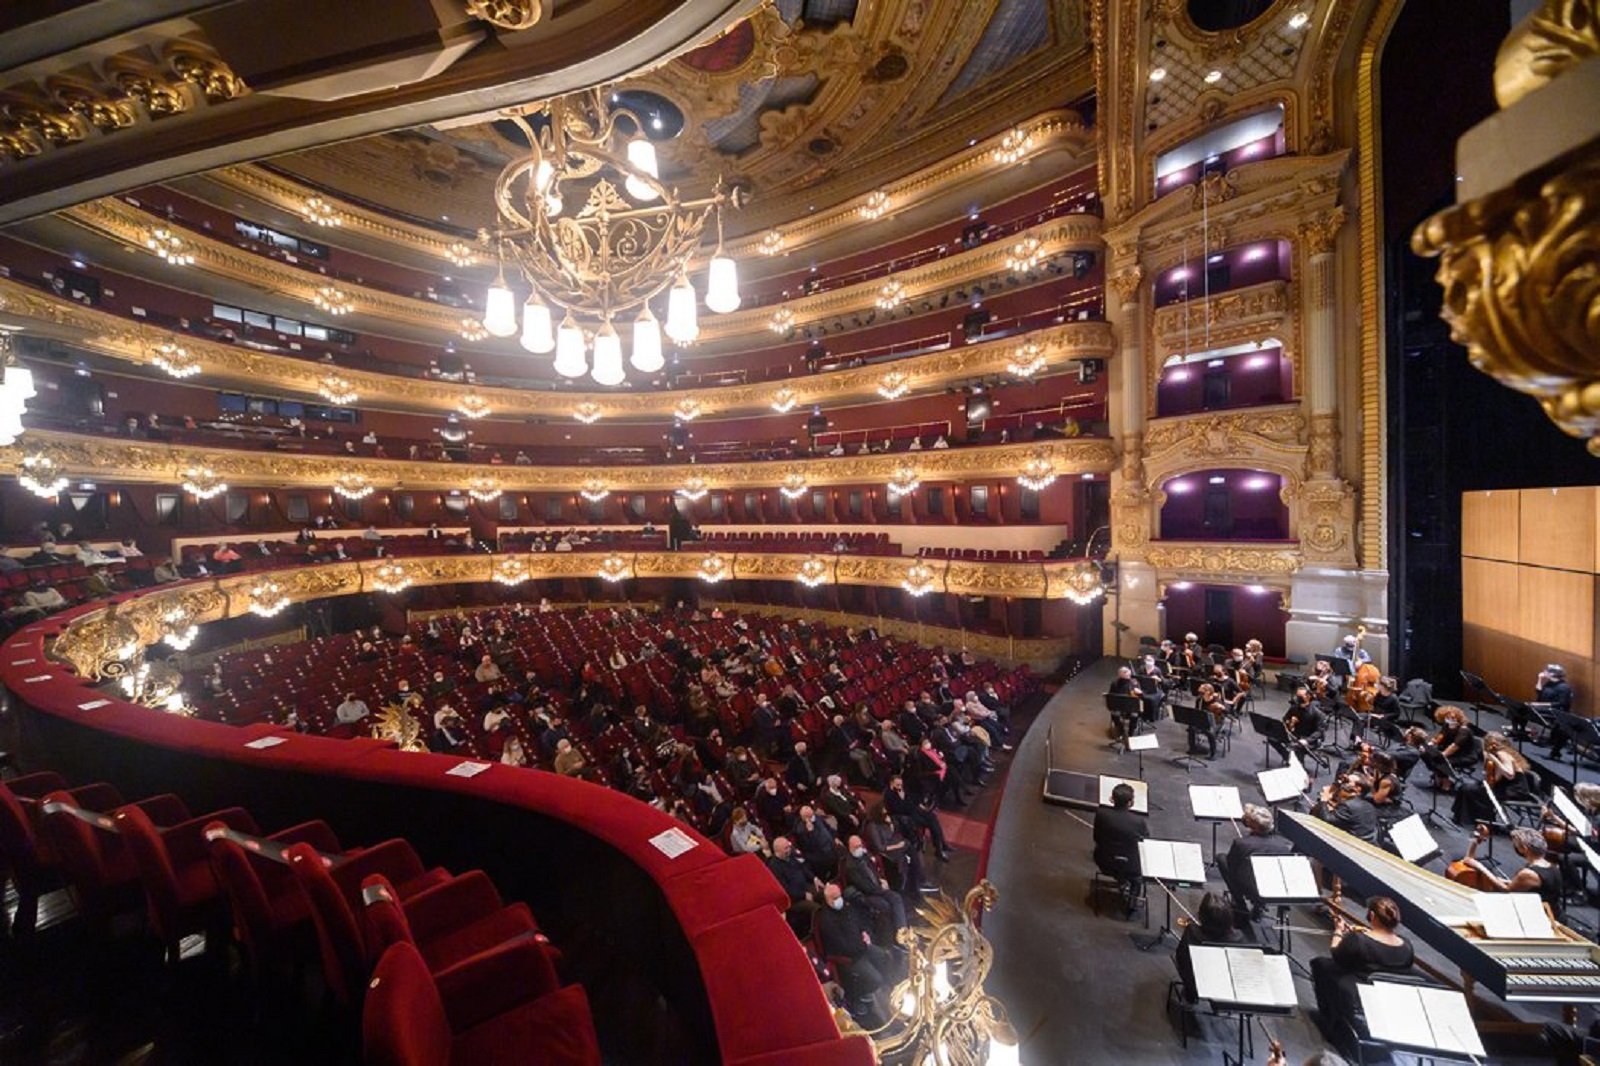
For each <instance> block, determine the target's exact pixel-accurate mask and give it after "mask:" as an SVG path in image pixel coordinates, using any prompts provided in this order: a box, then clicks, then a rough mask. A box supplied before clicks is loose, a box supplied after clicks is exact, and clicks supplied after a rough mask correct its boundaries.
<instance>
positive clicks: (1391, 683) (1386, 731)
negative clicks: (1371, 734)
mask: <svg viewBox="0 0 1600 1066" xmlns="http://www.w3.org/2000/svg"><path fill="white" fill-rule="evenodd" d="M1399 687H1400V685H1399V682H1397V681H1396V680H1395V679H1394V678H1392V677H1380V678H1378V684H1377V686H1376V689H1375V691H1374V693H1373V696H1372V709H1371V710H1370V711H1369V712H1368V714H1369V715H1370V716H1371V721H1372V727H1373V728H1374V729H1376V730H1377V731H1378V735H1379V736H1386V737H1390V738H1391V739H1393V738H1398V737H1399V736H1400V726H1399V722H1400V697H1399V696H1397V695H1395V693H1396V692H1397V691H1398V690H1399Z"/></svg>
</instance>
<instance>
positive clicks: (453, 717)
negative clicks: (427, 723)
mask: <svg viewBox="0 0 1600 1066" xmlns="http://www.w3.org/2000/svg"><path fill="white" fill-rule="evenodd" d="M435 722H436V724H437V727H438V728H437V730H436V731H435V733H434V734H433V743H432V744H431V745H430V747H432V749H433V750H434V751H436V752H441V753H443V754H446V755H449V754H453V753H455V752H460V751H464V750H466V747H467V731H466V728H465V725H464V723H463V722H462V721H461V716H460V715H459V714H457V713H456V712H455V711H453V710H451V709H450V708H448V707H446V708H443V709H442V710H440V712H439V717H436V718H435Z"/></svg>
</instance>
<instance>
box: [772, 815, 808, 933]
mask: <svg viewBox="0 0 1600 1066" xmlns="http://www.w3.org/2000/svg"><path fill="white" fill-rule="evenodd" d="M766 863H767V869H769V870H771V871H772V876H773V877H775V878H777V880H778V884H780V885H782V886H783V890H784V891H785V892H786V893H788V895H789V909H788V910H787V911H786V912H785V914H784V917H786V918H788V919H789V926H790V928H792V929H793V930H794V931H795V935H797V936H807V935H809V934H810V931H811V922H812V916H813V915H815V914H816V913H817V905H818V904H817V901H818V899H819V898H820V896H819V893H820V892H821V891H822V882H821V881H819V880H817V878H816V875H814V874H813V873H812V872H811V868H810V867H808V866H807V865H806V861H805V860H804V859H802V858H801V857H800V855H799V854H798V853H797V852H796V851H795V850H794V843H793V841H791V840H790V839H789V838H788V837H774V838H773V840H772V854H771V855H769V856H768V857H767V859H766Z"/></svg>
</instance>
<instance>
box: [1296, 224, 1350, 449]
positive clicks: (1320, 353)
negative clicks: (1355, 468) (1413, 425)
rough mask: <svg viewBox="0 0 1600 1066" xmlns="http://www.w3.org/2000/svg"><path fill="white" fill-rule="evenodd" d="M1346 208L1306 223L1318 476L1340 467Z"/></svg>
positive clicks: (1305, 293)
mask: <svg viewBox="0 0 1600 1066" xmlns="http://www.w3.org/2000/svg"><path fill="white" fill-rule="evenodd" d="M1344 220H1345V212H1344V208H1342V207H1336V208H1334V209H1333V210H1332V211H1330V212H1328V213H1327V214H1325V215H1323V216H1321V217H1320V218H1316V219H1312V220H1311V221H1309V222H1304V223H1302V224H1301V225H1300V246H1301V248H1302V250H1303V252H1304V254H1305V257H1306V276H1305V284H1304V286H1303V288H1302V296H1301V299H1302V301H1303V303H1302V305H1301V306H1302V307H1303V309H1304V312H1305V321H1306V332H1305V375H1306V380H1305V398H1306V406H1307V407H1308V408H1309V409H1310V415H1311V417H1310V424H1311V455H1310V469H1309V471H1308V472H1309V473H1310V475H1311V476H1312V477H1337V476H1338V473H1339V419H1338V406H1339V348H1338V334H1337V332H1336V328H1335V319H1334V286H1335V284H1336V282H1335V278H1334V262H1333V260H1334V256H1333V245H1334V238H1335V236H1336V235H1337V234H1338V232H1339V227H1340V226H1342V225H1344Z"/></svg>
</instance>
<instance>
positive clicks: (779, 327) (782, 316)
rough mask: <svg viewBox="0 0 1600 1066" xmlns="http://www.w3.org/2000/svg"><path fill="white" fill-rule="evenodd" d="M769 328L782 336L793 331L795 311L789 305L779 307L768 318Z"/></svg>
mask: <svg viewBox="0 0 1600 1066" xmlns="http://www.w3.org/2000/svg"><path fill="white" fill-rule="evenodd" d="M767 328H768V329H770V330H771V331H772V332H774V333H776V334H777V335H778V336H780V337H781V336H783V335H784V334H786V333H789V332H791V331H792V330H793V329H794V312H793V311H791V310H789V309H788V308H787V307H780V308H778V309H777V310H776V311H774V312H772V317H771V318H769V319H768V320H767Z"/></svg>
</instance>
